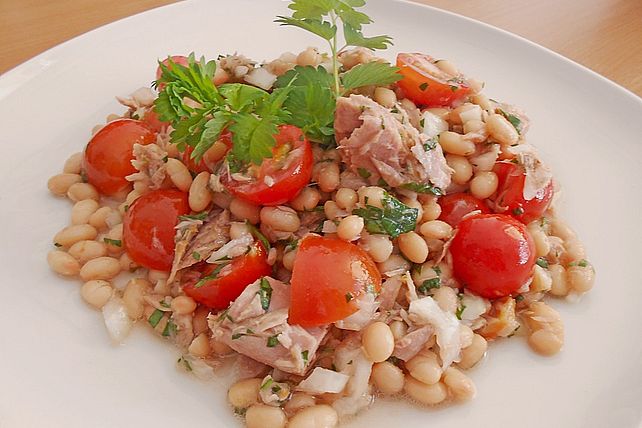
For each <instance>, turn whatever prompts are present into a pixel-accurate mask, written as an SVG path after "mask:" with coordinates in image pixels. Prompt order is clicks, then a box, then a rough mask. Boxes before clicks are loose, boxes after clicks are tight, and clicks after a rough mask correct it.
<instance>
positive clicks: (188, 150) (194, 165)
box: [181, 146, 212, 174]
mask: <svg viewBox="0 0 642 428" xmlns="http://www.w3.org/2000/svg"><path fill="white" fill-rule="evenodd" d="M193 151H194V148H193V147H192V146H187V147H185V151H184V152H183V153H182V154H181V159H182V160H183V163H184V164H185V166H186V167H187V169H189V170H190V171H192V172H194V173H196V174H199V173H201V172H212V170H211V169H210V168H209V167H208V166H207V164H206V163H205V159H201V160H200V161H199V162H196V160H195V159H192V152H193Z"/></svg>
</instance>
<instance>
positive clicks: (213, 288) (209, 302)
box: [183, 242, 272, 309]
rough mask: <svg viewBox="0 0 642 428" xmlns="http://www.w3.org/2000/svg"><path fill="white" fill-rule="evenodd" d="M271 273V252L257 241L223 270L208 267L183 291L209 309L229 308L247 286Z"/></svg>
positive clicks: (184, 286)
mask: <svg viewBox="0 0 642 428" xmlns="http://www.w3.org/2000/svg"><path fill="white" fill-rule="evenodd" d="M217 270H218V272H217ZM271 272H272V266H270V265H269V264H268V262H267V251H266V250H265V248H264V247H263V245H261V243H259V242H255V243H254V244H253V245H252V247H251V248H250V251H248V252H247V253H246V254H243V255H242V256H239V257H236V258H234V259H233V260H232V261H231V262H230V263H229V265H225V266H223V267H222V268H221V265H217V264H207V265H206V266H205V269H203V270H202V274H201V275H199V277H197V278H194V279H192V280H190V281H188V282H187V283H185V284H184V285H183V291H184V292H185V294H187V295H188V296H190V297H191V298H193V299H194V300H196V301H197V302H199V303H202V304H203V305H205V306H207V307H210V308H212V309H225V308H227V307H228V305H229V304H230V302H232V301H234V300H235V299H236V298H237V297H238V296H240V295H241V293H242V292H243V290H245V287H247V286H248V285H250V284H252V283H253V282H254V281H256V280H257V279H259V278H262V277H264V276H266V275H270V273H271ZM209 277H211V279H210V278H209Z"/></svg>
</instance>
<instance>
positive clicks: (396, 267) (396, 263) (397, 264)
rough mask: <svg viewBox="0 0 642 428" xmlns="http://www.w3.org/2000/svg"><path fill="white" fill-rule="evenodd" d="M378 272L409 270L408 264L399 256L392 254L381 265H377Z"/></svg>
mask: <svg viewBox="0 0 642 428" xmlns="http://www.w3.org/2000/svg"><path fill="white" fill-rule="evenodd" d="M377 268H379V272H382V273H385V272H393V271H400V270H403V271H407V270H410V262H408V260H406V259H404V258H403V257H401V256H400V255H399V254H392V255H391V256H390V257H388V259H386V260H385V261H384V262H382V263H378V264H377Z"/></svg>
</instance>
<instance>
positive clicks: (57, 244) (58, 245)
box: [54, 242, 62, 248]
mask: <svg viewBox="0 0 642 428" xmlns="http://www.w3.org/2000/svg"><path fill="white" fill-rule="evenodd" d="M54 246H55V247H57V248H60V247H62V244H59V243H57V242H54Z"/></svg>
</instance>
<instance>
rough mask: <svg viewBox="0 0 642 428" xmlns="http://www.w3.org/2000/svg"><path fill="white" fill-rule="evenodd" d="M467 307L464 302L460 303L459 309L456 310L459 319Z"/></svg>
mask: <svg viewBox="0 0 642 428" xmlns="http://www.w3.org/2000/svg"><path fill="white" fill-rule="evenodd" d="M465 309H466V305H464V304H463V303H460V304H459V307H457V310H456V311H455V316H456V317H457V319H458V320H461V316H462V314H463V313H464V310H465Z"/></svg>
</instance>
